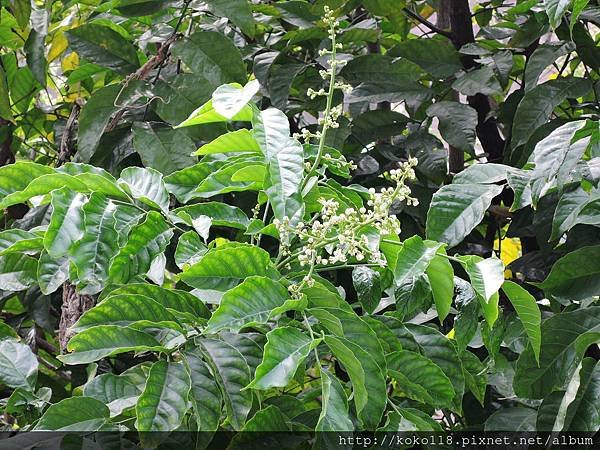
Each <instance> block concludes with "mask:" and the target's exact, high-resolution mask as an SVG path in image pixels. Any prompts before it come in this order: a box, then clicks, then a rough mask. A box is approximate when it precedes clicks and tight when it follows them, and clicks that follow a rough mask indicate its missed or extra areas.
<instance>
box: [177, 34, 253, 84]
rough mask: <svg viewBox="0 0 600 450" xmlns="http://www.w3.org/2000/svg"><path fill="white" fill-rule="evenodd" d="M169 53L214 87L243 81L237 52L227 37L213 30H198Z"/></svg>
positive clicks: (244, 79)
mask: <svg viewBox="0 0 600 450" xmlns="http://www.w3.org/2000/svg"><path fill="white" fill-rule="evenodd" d="M172 53H173V56H174V57H175V58H180V59H181V60H182V61H183V62H184V63H185V64H186V65H187V66H188V67H189V68H190V69H191V70H192V71H193V72H196V73H201V74H203V75H204V76H205V77H206V79H207V80H208V81H209V82H210V83H212V84H213V85H220V84H223V83H229V82H232V81H235V82H237V83H244V82H245V81H246V67H245V65H244V63H243V61H242V56H241V54H240V51H239V50H238V49H237V48H236V47H235V45H234V44H233V42H232V41H231V40H230V39H229V38H228V37H226V36H224V35H223V34H221V33H218V32H216V31H197V32H196V33H194V34H192V35H191V36H190V37H188V38H187V39H184V40H182V41H179V42H178V43H177V44H176V45H174V46H173V48H172Z"/></svg>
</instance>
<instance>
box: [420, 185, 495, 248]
mask: <svg viewBox="0 0 600 450" xmlns="http://www.w3.org/2000/svg"><path fill="white" fill-rule="evenodd" d="M501 192H502V186H496V185H493V184H492V185H483V184H449V185H446V186H443V187H442V188H441V189H440V190H439V191H437V192H436V193H435V194H434V195H433V198H432V200H431V204H430V206H429V211H428V212H427V238H428V239H431V240H434V241H441V242H446V243H447V244H448V247H454V246H456V245H458V244H460V243H461V242H462V240H463V239H464V238H465V237H467V235H468V234H469V233H470V232H471V231H472V230H473V229H474V228H475V227H476V226H477V225H479V222H481V220H482V219H483V216H484V214H485V212H486V210H487V209H488V208H489V206H490V204H491V202H492V199H493V198H494V197H495V196H497V195H499V194H500V193H501Z"/></svg>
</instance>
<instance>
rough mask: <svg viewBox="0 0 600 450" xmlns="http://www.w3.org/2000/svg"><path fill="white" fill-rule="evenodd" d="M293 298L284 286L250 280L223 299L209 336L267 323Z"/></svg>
mask: <svg viewBox="0 0 600 450" xmlns="http://www.w3.org/2000/svg"><path fill="white" fill-rule="evenodd" d="M289 298H290V295H289V293H288V290H287V289H286V288H285V287H284V286H283V285H282V284H281V283H279V282H277V281H273V280H271V279H270V278H266V277H264V276H251V277H248V278H246V279H245V280H244V281H243V282H242V283H241V284H239V285H238V286H236V287H234V288H232V289H230V290H228V291H227V292H226V293H225V294H224V295H223V297H222V298H221V302H220V303H219V307H218V308H217V309H216V311H215V312H214V313H213V315H212V316H211V318H210V320H209V321H208V325H207V329H206V332H207V333H215V332H217V331H219V330H221V329H223V328H229V329H231V330H233V331H239V330H240V329H241V328H244V327H247V326H253V325H258V324H262V323H267V321H268V319H269V315H270V314H271V311H272V310H273V309H275V308H278V307H281V306H282V305H283V304H284V303H285V302H286V300H288V299H289Z"/></svg>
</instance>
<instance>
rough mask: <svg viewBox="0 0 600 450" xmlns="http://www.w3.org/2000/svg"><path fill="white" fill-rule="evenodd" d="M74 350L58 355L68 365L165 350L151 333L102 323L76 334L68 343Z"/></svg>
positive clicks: (69, 348)
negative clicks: (129, 353) (119, 355)
mask: <svg viewBox="0 0 600 450" xmlns="http://www.w3.org/2000/svg"><path fill="white" fill-rule="evenodd" d="M67 350H68V351H70V352H72V353H68V354H65V355H60V356H58V359H60V360H61V361H62V362H63V363H65V364H68V365H73V364H87V363H90V362H94V361H97V360H99V359H102V358H106V357H107V356H111V355H118V354H120V353H126V352H143V351H157V352H160V351H165V349H164V347H162V346H161V345H160V343H159V342H158V341H157V340H156V339H154V338H153V337H152V336H150V335H149V334H146V333H143V332H141V331H137V330H133V329H131V328H126V327H120V326H117V325H100V326H97V327H92V328H88V329H87V330H85V331H82V332H81V333H79V334H76V335H75V336H74V337H73V338H71V340H70V341H69V344H68V345H67Z"/></svg>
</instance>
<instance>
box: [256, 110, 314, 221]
mask: <svg viewBox="0 0 600 450" xmlns="http://www.w3.org/2000/svg"><path fill="white" fill-rule="evenodd" d="M253 126H254V137H255V138H256V141H257V142H258V144H259V145H260V147H261V148H262V151H263V153H264V155H265V159H266V162H267V164H268V173H269V177H268V181H267V183H266V184H267V186H266V189H265V192H266V193H267V196H268V197H269V200H270V202H271V206H272V208H273V213H274V215H275V217H276V218H277V219H279V220H283V218H284V217H287V218H288V219H290V223H291V224H292V226H294V225H295V224H296V223H298V222H299V221H300V220H301V219H302V215H303V214H304V202H303V200H302V195H301V192H300V191H301V185H302V180H303V175H304V149H303V148H302V145H301V144H300V143H299V142H298V141H297V140H295V139H292V138H290V127H289V122H288V119H287V116H286V115H285V114H284V113H283V112H281V111H279V110H278V109H275V108H269V109H267V110H265V111H261V113H260V115H259V116H257V117H256V119H255V121H254V123H253Z"/></svg>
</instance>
